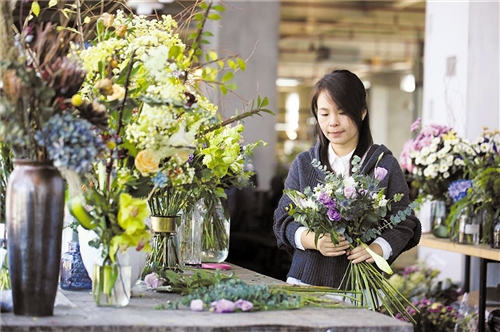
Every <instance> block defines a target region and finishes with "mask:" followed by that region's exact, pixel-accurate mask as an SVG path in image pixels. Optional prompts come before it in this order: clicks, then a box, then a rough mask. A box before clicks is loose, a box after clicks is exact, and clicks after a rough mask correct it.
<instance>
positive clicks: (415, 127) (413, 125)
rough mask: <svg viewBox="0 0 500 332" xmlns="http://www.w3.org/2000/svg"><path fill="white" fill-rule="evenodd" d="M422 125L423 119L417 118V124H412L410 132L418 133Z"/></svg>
mask: <svg viewBox="0 0 500 332" xmlns="http://www.w3.org/2000/svg"><path fill="white" fill-rule="evenodd" d="M421 123H422V118H420V117H419V118H417V119H416V120H415V122H413V123H412V124H411V127H410V130H411V131H412V132H414V131H417V130H418V129H419V128H420V124H421Z"/></svg>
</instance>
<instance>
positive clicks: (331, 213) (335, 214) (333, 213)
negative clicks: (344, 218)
mask: <svg viewBox="0 0 500 332" xmlns="http://www.w3.org/2000/svg"><path fill="white" fill-rule="evenodd" d="M326 215H327V216H328V218H329V219H330V220H332V221H339V220H340V218H341V216H340V212H339V211H337V210H336V209H334V208H331V209H328V212H327V213H326Z"/></svg>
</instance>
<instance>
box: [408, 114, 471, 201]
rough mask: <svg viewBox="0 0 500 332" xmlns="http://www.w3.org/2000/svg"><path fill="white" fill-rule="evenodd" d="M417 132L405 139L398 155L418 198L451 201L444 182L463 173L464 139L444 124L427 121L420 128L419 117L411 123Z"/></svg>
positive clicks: (449, 181)
mask: <svg viewBox="0 0 500 332" xmlns="http://www.w3.org/2000/svg"><path fill="white" fill-rule="evenodd" d="M411 130H412V132H417V131H418V134H417V136H416V137H415V138H412V139H410V140H408V141H407V142H406V143H405V145H404V147H403V151H402V153H401V156H400V163H401V167H402V168H403V169H404V170H405V171H407V174H408V177H409V180H410V181H411V184H412V186H413V187H414V188H418V190H419V194H418V200H420V201H424V200H427V199H430V200H444V201H446V202H447V203H448V205H450V204H451V202H450V197H449V196H448V186H449V184H450V183H451V182H453V181H455V180H457V179H460V178H462V177H463V176H464V170H465V161H464V154H465V153H464V152H465V149H466V144H465V141H464V140H463V139H462V138H461V137H459V136H458V135H457V134H456V132H455V131H454V130H453V129H452V128H451V127H448V126H443V125H437V124H430V125H428V126H426V127H424V128H421V119H420V118H419V119H417V120H416V121H415V122H414V123H413V124H412V126H411Z"/></svg>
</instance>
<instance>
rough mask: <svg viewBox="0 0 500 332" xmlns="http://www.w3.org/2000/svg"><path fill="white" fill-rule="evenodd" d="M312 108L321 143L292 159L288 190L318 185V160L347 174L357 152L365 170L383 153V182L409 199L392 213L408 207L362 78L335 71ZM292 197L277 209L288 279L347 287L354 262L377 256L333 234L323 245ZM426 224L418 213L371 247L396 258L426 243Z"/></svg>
mask: <svg viewBox="0 0 500 332" xmlns="http://www.w3.org/2000/svg"><path fill="white" fill-rule="evenodd" d="M311 108H312V112H313V114H314V117H315V118H316V122H317V125H316V126H317V129H318V134H319V142H318V143H316V145H314V146H313V147H311V148H310V149H309V151H306V152H302V153H300V154H299V155H297V157H296V158H295V160H294V161H293V163H292V166H291V168H290V171H289V173H288V177H287V179H286V182H285V189H292V190H298V191H301V192H302V191H303V190H304V189H305V188H306V187H308V186H309V187H311V188H312V187H314V186H316V185H317V184H318V182H319V180H321V179H323V178H324V177H325V174H324V173H323V172H322V171H320V170H319V169H318V168H316V167H314V166H312V164H311V161H312V160H313V159H317V160H319V161H320V162H321V164H323V165H326V167H327V168H328V169H329V170H330V171H332V172H336V173H340V174H342V175H343V176H346V175H349V174H350V172H351V169H350V168H351V160H352V157H353V156H354V155H356V156H359V157H360V158H361V173H363V174H370V173H373V170H374V168H375V165H376V163H377V159H378V157H379V156H380V154H381V153H383V158H382V159H381V160H380V161H379V163H378V166H380V167H383V168H385V169H386V170H388V174H387V176H386V177H385V178H384V179H383V180H382V181H381V182H380V186H381V187H386V191H385V194H386V196H387V197H393V196H394V194H396V193H402V194H404V196H403V199H402V200H401V201H399V202H397V203H393V204H392V210H391V213H392V214H396V213H397V212H398V211H399V210H404V209H405V208H406V207H407V206H408V204H409V203H410V201H409V192H408V185H407V183H406V180H405V177H404V175H403V172H402V170H401V167H400V165H399V163H398V161H397V159H396V158H395V157H394V156H393V155H392V152H391V151H390V150H389V149H387V147H385V146H383V145H377V144H373V139H372V134H371V130H370V117H369V113H368V107H367V105H366V91H365V88H364V86H363V83H362V82H361V80H360V79H359V78H358V77H357V76H356V75H355V74H353V73H351V72H350V71H347V70H335V71H333V72H332V73H330V74H327V75H325V76H324V77H323V78H322V79H320V80H319V81H318V82H317V83H316V86H315V89H314V92H313V97H312V102H311ZM290 204H291V200H290V198H288V197H287V195H283V196H282V197H281V199H280V201H279V205H278V207H277V209H276V210H275V212H274V233H275V235H276V238H277V242H278V247H279V248H280V249H284V250H286V251H287V252H288V253H290V254H292V255H293V259H292V264H291V267H290V271H289V272H288V274H287V282H288V283H292V284H309V285H318V286H329V287H335V288H345V285H341V282H342V278H343V276H344V274H345V272H346V269H347V267H348V264H349V261H352V263H360V262H362V261H367V262H369V263H373V258H372V257H371V256H370V254H369V253H368V252H367V251H366V249H364V248H363V247H361V246H358V247H356V248H354V249H352V250H350V251H349V250H348V249H349V243H348V242H347V241H346V240H345V239H344V238H342V237H341V238H340V240H341V241H340V243H338V244H336V245H335V244H333V243H332V241H331V239H330V236H328V235H327V236H320V238H319V240H318V243H317V246H316V245H315V243H314V238H315V234H314V232H312V231H307V229H306V228H305V227H303V226H302V225H300V224H299V223H297V222H295V221H294V220H293V217H291V216H289V215H288V212H287V209H286V208H287V207H288V206H289V205H290ZM420 235H421V225H420V221H419V220H418V218H417V217H416V216H415V215H414V214H413V213H412V215H411V216H409V217H408V218H406V220H404V221H402V222H400V223H399V224H397V225H395V226H394V228H392V229H389V230H386V231H384V232H383V233H382V234H381V235H380V236H379V237H378V238H377V239H375V240H374V241H373V242H372V243H370V244H369V247H370V249H371V250H373V251H374V252H375V253H377V254H379V255H381V256H382V257H384V258H385V259H386V260H387V261H388V262H389V263H391V262H393V261H394V260H395V259H396V258H397V257H398V256H399V255H400V254H401V253H402V252H403V251H405V250H409V249H410V248H412V247H414V246H416V245H417V244H418V242H419V241H420Z"/></svg>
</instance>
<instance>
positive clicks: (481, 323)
mask: <svg viewBox="0 0 500 332" xmlns="http://www.w3.org/2000/svg"><path fill="white" fill-rule="evenodd" d="M479 261H480V269H479V309H478V310H479V312H478V318H477V319H478V331H485V311H486V287H487V285H486V273H487V271H488V261H487V259H484V258H480V259H479Z"/></svg>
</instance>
